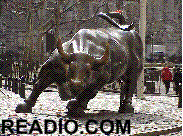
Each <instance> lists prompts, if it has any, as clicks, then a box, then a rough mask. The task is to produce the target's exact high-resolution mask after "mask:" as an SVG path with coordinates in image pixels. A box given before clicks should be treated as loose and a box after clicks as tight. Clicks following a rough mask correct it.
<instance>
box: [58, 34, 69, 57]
mask: <svg viewBox="0 0 183 136" xmlns="http://www.w3.org/2000/svg"><path fill="white" fill-rule="evenodd" d="M57 48H58V52H59V53H60V54H61V56H62V58H63V59H64V60H69V54H67V53H65V52H64V50H63V47H62V42H61V38H60V36H59V37H58V42H57Z"/></svg>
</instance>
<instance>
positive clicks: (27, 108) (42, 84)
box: [15, 77, 53, 113]
mask: <svg viewBox="0 0 183 136" xmlns="http://www.w3.org/2000/svg"><path fill="white" fill-rule="evenodd" d="M51 83H53V79H51V78H49V77H45V78H44V79H43V78H41V79H39V80H38V81H37V82H36V84H35V86H34V88H33V91H32V93H31V94H30V96H29V98H28V99H27V100H25V104H19V105H18V106H17V108H16V110H15V111H16V112H17V113H31V112H32V107H34V105H35V103H36V101H37V98H38V97H39V95H40V94H41V93H42V91H43V90H44V89H46V88H47V87H48V86H49V85H50V84H51Z"/></svg>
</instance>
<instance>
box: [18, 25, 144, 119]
mask: <svg viewBox="0 0 183 136" xmlns="http://www.w3.org/2000/svg"><path fill="white" fill-rule="evenodd" d="M142 68H143V44H142V41H141V38H140V37H139V35H138V33H137V32H135V31H132V30H131V31H123V30H120V29H117V28H106V29H81V30H79V31H78V32H77V33H76V34H75V35H74V36H73V38H72V39H71V40H70V41H68V42H65V43H63V44H62V43H61V39H60V38H59V39H58V42H57V48H56V49H55V50H54V51H53V54H52V55H51V56H50V58H49V59H48V60H47V61H46V62H45V63H44V64H43V66H42V67H41V70H40V72H39V77H38V81H37V82H36V84H35V86H34V88H33V91H32V93H31V95H30V96H29V98H28V99H27V100H25V104H19V105H18V106H17V108H16V112H18V113H22V112H23V113H26V112H32V107H33V106H34V105H35V103H36V100H37V98H38V97H39V95H40V94H41V93H42V92H43V90H44V89H45V88H47V87H48V86H49V85H50V84H52V83H54V82H55V83H56V84H57V85H58V88H59V95H60V97H61V99H62V100H69V99H71V98H75V100H74V101H70V102H69V103H68V105H67V108H68V113H69V114H71V115H82V114H84V110H85V109H86V108H87V104H88V102H89V100H90V99H93V98H94V97H95V96H96V94H97V92H98V90H100V89H101V88H102V87H103V86H104V85H106V84H109V83H112V82H114V81H115V80H122V81H123V82H124V85H123V86H122V87H121V93H120V107H119V112H120V113H130V112H131V113H133V112H134V108H133V107H132V105H131V104H132V96H133V93H134V91H135V90H136V88H137V78H138V76H139V75H140V73H141V71H142Z"/></svg>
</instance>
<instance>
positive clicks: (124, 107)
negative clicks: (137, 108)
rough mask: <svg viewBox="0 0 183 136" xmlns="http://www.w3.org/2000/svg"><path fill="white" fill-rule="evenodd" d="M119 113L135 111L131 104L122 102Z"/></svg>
mask: <svg viewBox="0 0 183 136" xmlns="http://www.w3.org/2000/svg"><path fill="white" fill-rule="evenodd" d="M118 112H119V113H134V108H133V106H132V105H131V104H122V105H121V106H120V107H119V110H118Z"/></svg>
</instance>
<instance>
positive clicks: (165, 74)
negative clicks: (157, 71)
mask: <svg viewBox="0 0 183 136" xmlns="http://www.w3.org/2000/svg"><path fill="white" fill-rule="evenodd" d="M161 78H162V80H163V82H164V84H165V88H166V94H167V93H168V92H169V88H170V82H171V81H172V73H171V71H170V69H169V68H168V67H164V68H163V69H162V71H161Z"/></svg>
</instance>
